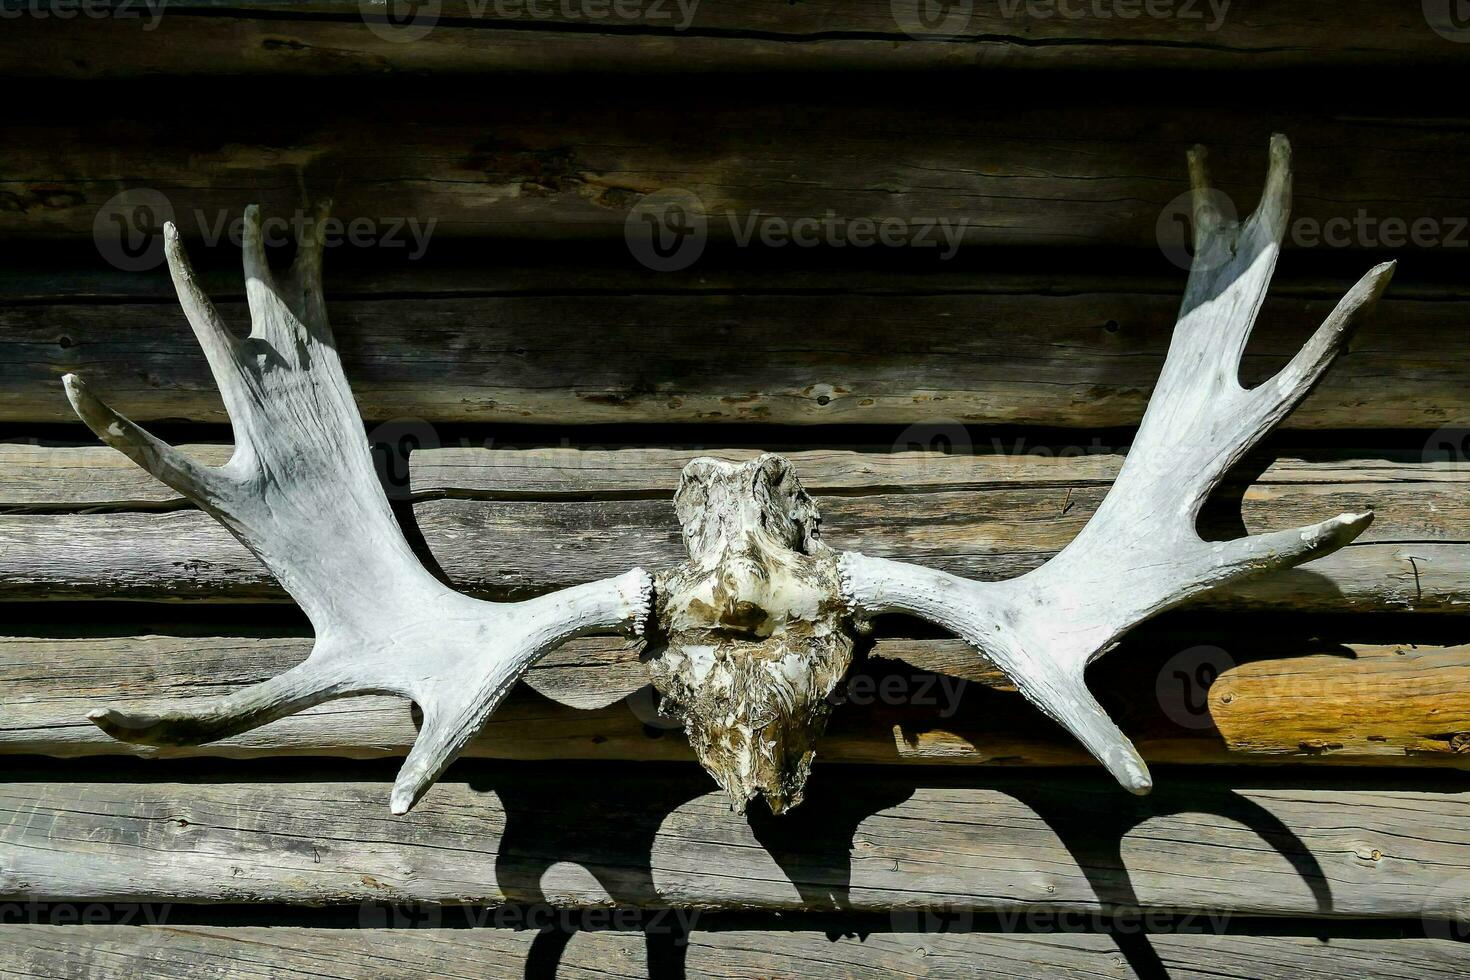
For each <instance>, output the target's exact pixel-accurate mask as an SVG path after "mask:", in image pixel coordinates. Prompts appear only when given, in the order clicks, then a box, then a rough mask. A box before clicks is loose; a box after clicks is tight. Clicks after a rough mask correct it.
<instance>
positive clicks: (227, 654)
mask: <svg viewBox="0 0 1470 980" xmlns="http://www.w3.org/2000/svg"><path fill="white" fill-rule="evenodd" d="M7 632H8V634H9V635H5V636H0V703H3V704H4V705H5V706H6V707H5V713H4V715H3V717H0V752H3V753H7V754H18V753H19V754H27V753H29V754H44V755H51V756H58V757H81V756H91V755H139V756H146V757H167V758H185V757H197V756H215V757H227V758H256V757H271V756H323V755H331V756H343V757H353V758H378V757H383V756H398V755H402V754H403V753H404V752H406V751H407V748H408V746H409V745H410V744H411V743H412V741H413V739H414V736H415V732H416V719H415V717H414V715H413V714H412V712H411V710H410V705H409V704H408V702H406V701H402V700H398V699H394V698H357V699H348V700H342V701H336V702H332V703H329V704H325V705H320V706H318V707H315V708H311V709H309V710H307V711H305V712H303V713H301V714H299V715H296V716H292V717H289V718H285V719H282V720H280V721H277V722H274V723H272V724H270V725H267V726H265V727H263V728H258V729H255V730H254V731H251V732H246V733H245V734H242V735H237V736H234V737H232V738H228V739H225V740H223V741H219V742H214V743H210V744H208V745H202V746H191V747H170V748H163V749H155V748H150V747H147V746H138V745H131V744H128V743H125V742H119V741H116V740H115V739H112V738H109V737H108V736H106V735H105V734H103V732H102V731H101V730H99V729H98V728H96V727H95V726H94V725H92V724H91V723H89V722H88V721H86V718H85V716H86V713H87V711H88V710H90V709H91V708H93V707H96V706H98V705H103V704H107V705H115V706H120V707H123V706H125V707H128V708H134V709H143V710H151V709H156V708H158V707H159V706H161V705H163V704H165V703H178V702H179V701H181V700H187V699H190V698H199V697H209V696H215V695H223V694H228V693H231V692H233V691H237V690H239V689H240V688H241V687H242V686H244V685H246V684H251V683H256V682H259V681H262V680H265V679H266V678H269V677H271V676H273V675H275V674H278V673H281V672H282V671H284V670H286V669H287V668H289V667H291V666H293V665H294V664H296V663H298V662H300V661H301V660H302V659H304V658H305V656H306V653H307V650H308V649H309V648H310V643H311V641H310V639H309V638H308V637H307V636H305V635H300V634H292V633H290V632H283V631H282V630H280V629H277V630H260V629H256V630H250V629H248V628H242V627H240V626H238V625H235V626H218V627H195V628H193V629H183V628H180V627H179V626H169V625H163V626H160V627H159V628H158V631H157V632H149V633H137V634H129V633H125V632H122V631H121V629H120V628H112V629H98V628H76V627H73V628H70V629H68V628H66V627H64V626H59V625H56V624H52V625H50V626H49V627H48V628H47V630H46V631H45V632H41V631H38V630H36V629H34V628H32V629H30V630H29V631H28V630H27V627H26V626H24V625H12V626H10V627H8V631H7ZM1260 632H1261V631H1260V629H1259V628H1258V627H1255V626H1252V625H1245V626H1242V627H1241V629H1240V631H1239V632H1237V633H1226V634H1220V633H1195V634H1184V633H1175V632H1166V633H1151V632H1146V633H1145V634H1143V635H1142V636H1140V637H1138V638H1136V639H1133V640H1129V641H1125V643H1124V645H1123V646H1122V647H1121V648H1120V649H1118V650H1116V651H1114V652H1112V653H1110V654H1108V655H1107V656H1106V657H1104V658H1103V659H1102V660H1101V661H1100V662H1099V663H1098V664H1097V665H1096V666H1094V667H1093V668H1092V671H1091V674H1090V679H1091V684H1092V687H1093V689H1094V690H1096V691H1097V692H1099V694H1100V695H1101V696H1103V698H1104V700H1106V701H1107V703H1108V705H1109V708H1110V710H1111V711H1112V712H1113V713H1114V714H1115V715H1116V716H1117V717H1119V718H1120V719H1121V724H1122V725H1123V727H1124V729H1125V730H1126V731H1127V733H1128V734H1129V736H1130V737H1132V738H1133V739H1134V740H1135V741H1136V742H1137V743H1138V745H1139V748H1140V750H1141V751H1142V752H1143V754H1144V755H1145V756H1146V757H1147V758H1148V760H1149V761H1151V762H1154V763H1169V764H1173V763H1179V764H1191V765H1222V764H1225V765H1238V764H1265V765H1271V764H1278V763H1296V764H1310V765H1323V764H1341V765H1372V766H1409V767H1427V766H1449V767H1454V768H1466V767H1470V693H1467V692H1470V647H1463V646H1456V647H1441V646H1429V645H1420V646H1416V645H1413V644H1397V645H1384V644H1371V643H1338V642H1324V641H1322V640H1313V639H1308V638H1305V637H1304V636H1301V635H1285V636H1281V637H1278V638H1276V639H1270V640H1268V639H1265V638H1263V637H1261V636H1260ZM32 634H34V635H32ZM639 652H640V651H639V649H638V648H637V647H636V646H634V645H631V644H629V643H627V642H626V641H622V640H618V639H614V638H588V639H582V640H576V641H573V642H572V643H569V644H567V645H566V646H564V647H563V648H561V649H560V650H557V651H555V652H553V653H552V654H551V655H549V656H548V657H547V658H545V659H544V660H542V661H540V662H538V663H537V664H536V665H535V666H533V667H532V669H531V671H530V672H529V673H528V674H527V675H526V677H525V679H524V680H523V682H522V684H521V686H520V687H519V688H518V689H517V690H516V691H515V692H514V693H513V694H512V696H511V697H510V699H509V700H508V701H507V702H506V703H505V704H504V705H503V706H502V707H501V708H500V710H499V711H498V712H497V713H496V714H495V715H493V716H492V718H491V720H490V723H489V725H488V727H487V728H486V729H485V730H484V733H483V734H482V735H481V736H480V737H479V738H478V739H477V740H476V741H474V742H472V743H471V745H470V747H469V749H468V754H469V755H471V756H484V757H493V758H508V759H602V760H617V759H622V760H638V761H659V760H678V761H685V760H689V759H691V758H692V757H693V756H692V754H691V752H690V749H689V746H688V744H687V742H686V741H685V740H684V738H683V735H682V733H680V732H679V731H677V730H676V729H674V728H673V727H671V726H670V725H669V724H668V723H667V722H666V721H665V720H663V719H661V718H659V717H658V716H657V714H656V711H655V708H654V705H655V701H654V699H653V697H652V695H651V691H650V689H649V688H648V687H647V684H648V676H647V672H646V670H645V668H644V667H643V665H642V664H641V663H640V662H639ZM1013 691H1014V688H1013V687H1012V686H1011V685H1010V684H1009V682H1008V681H1007V680H1006V678H1005V677H1004V676H1003V675H1001V674H1000V673H999V672H998V671H997V670H996V669H995V668H994V667H993V666H991V665H990V664H989V663H988V662H986V661H985V660H984V659H983V658H982V657H980V656H978V655H977V654H975V653H974V652H973V651H972V650H971V649H970V648H969V647H968V646H966V645H965V644H964V643H962V642H960V641H958V640H932V639H931V640H923V639H910V638H904V637H898V636H884V637H882V638H880V639H879V640H878V641H877V643H876V645H875V646H874V647H873V649H872V650H871V651H870V653H869V655H868V659H867V660H866V662H865V663H864V664H862V665H861V666H860V667H859V668H858V669H857V670H856V672H855V673H854V675H853V676H852V677H850V678H849V679H848V681H847V682H846V683H845V684H844V685H843V687H842V688H841V690H840V692H839V701H840V702H841V703H840V704H839V705H838V707H837V708H836V709H835V711H834V714H833V718H832V721H831V723H830V725H829V726H828V729H827V734H826V735H825V736H824V737H823V738H822V739H821V741H820V742H819V743H818V752H817V757H818V762H819V763H827V762H846V763H853V762H863V763H894V764H911V763H913V764H925V765H929V764H944V765H991V766H994V765H1000V766H1017V765H1043V766H1054V765H1091V764H1092V760H1091V758H1090V757H1089V756H1088V755H1087V753H1086V752H1084V751H1083V750H1082V749H1081V747H1080V746H1079V745H1077V744H1076V743H1075V742H1074V741H1073V740H1072V739H1071V738H1070V737H1068V736H1067V735H1066V733H1064V732H1063V731H1062V730H1061V729H1060V728H1058V727H1057V726H1056V725H1055V724H1053V723H1052V722H1051V721H1049V720H1048V719H1046V718H1044V717H1042V716H1041V715H1040V714H1039V713H1038V712H1037V711H1035V710H1034V709H1032V708H1031V707H1030V706H1029V705H1028V704H1027V703H1026V702H1025V701H1024V700H1023V699H1021V698H1020V696H1019V695H1016V694H1014V693H1012V692H1013Z"/></svg>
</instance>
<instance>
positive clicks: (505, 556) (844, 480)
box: [0, 445, 1470, 612]
mask: <svg viewBox="0 0 1470 980" xmlns="http://www.w3.org/2000/svg"><path fill="white" fill-rule="evenodd" d="M51 452H52V451H51V450H47V449H38V448H36V447H25V446H15V445H11V446H8V447H7V448H6V454H7V456H8V457H9V458H12V459H15V460H18V461H20V462H18V464H17V467H16V473H17V474H18V475H17V476H16V477H15V478H14V480H13V482H12V483H11V485H12V486H14V487H15V490H14V491H13V497H12V499H14V500H16V504H14V505H9V506H7V507H6V508H5V509H10V510H21V511H24V510H27V509H34V508H35V507H36V506H38V505H39V506H40V507H42V508H49V507H50V503H49V502H50V501H51V500H52V498H51V497H50V496H49V494H51V493H52V491H49V490H46V489H44V488H45V487H46V486H57V480H58V478H59V479H60V482H74V483H76V484H77V485H78V486H80V487H83V488H86V487H89V486H91V485H92V482H93V481H92V479H91V477H90V476H88V475H86V473H85V470H86V469H87V465H88V464H87V461H89V460H92V459H101V458H102V457H103V456H105V455H106V453H107V452H108V451H107V450H102V449H95V450H88V451H84V452H83V451H78V450H56V451H55V452H56V453H57V457H58V459H62V460H63V462H61V463H58V464H57V466H56V467H52V468H49V469H48V464H46V463H45V462H40V463H38V462H37V460H45V459H47V458H48V456H49V454H50V453H51ZM216 453H217V451H216ZM441 453H442V455H441V454H438V453H425V454H416V456H417V457H418V458H419V459H421V460H422V459H423V458H424V457H425V456H428V457H430V458H432V459H434V460H435V461H436V462H435V463H434V464H433V465H432V466H431V467H430V469H429V471H428V475H427V476H425V477H422V478H419V479H420V482H419V483H417V484H416V485H417V486H418V487H420V488H421V489H422V491H423V492H422V494H421V495H422V496H423V497H426V498H429V499H423V500H421V501H419V502H418V503H416V504H415V506H414V507H413V508H412V513H413V520H414V522H415V524H416V525H417V534H418V535H421V536H422V539H423V541H424V542H425V545H426V547H427V550H428V553H429V554H430V556H431V558H432V561H433V562H435V563H437V565H438V567H439V568H441V569H442V570H443V572H444V573H445V574H446V575H447V576H448V577H449V579H450V580H451V581H453V582H454V583H455V584H456V585H457V586H458V587H459V588H461V589H464V590H465V591H468V592H472V593H475V594H478V595H484V596H488V597H495V598H515V597H524V596H528V595H532V594H540V593H543V592H546V591H548V590H550V589H553V588H560V587H563V586H566V585H569V584H573V583H576V582H585V581H590V580H593V579H597V578H601V577H603V576H606V575H608V574H610V573H613V572H617V571H621V570H623V569H626V568H629V567H631V566H634V565H641V566H644V567H647V568H652V569H657V568H660V567H667V566H669V565H671V564H673V563H675V562H677V561H679V560H681V559H682V556H683V546H682V543H681V540H680V533H679V527H678V522H677V520H676V518H675V515H674V512H673V504H672V499H671V498H672V488H673V486H674V485H675V482H676V481H675V473H676V471H677V469H678V467H680V466H682V465H683V462H684V461H687V459H689V458H691V457H693V456H695V455H699V452H696V451H691V450H644V449H630V450H618V451H613V450H609V451H605V452H598V451H586V450H579V449H557V450H548V451H544V452H543V451H531V450H526V451H517V450H491V449H476V450H470V449H464V450H454V451H449V450H445V451H441ZM745 454H746V455H749V451H745ZM215 458H216V459H217V458H218V456H217V454H216V456H215ZM793 458H794V461H795V462H796V465H797V472H798V473H799V474H800V475H801V477H802V479H803V481H804V482H806V483H808V484H810V485H811V486H812V487H813V488H815V489H817V498H818V501H819V504H820V506H821V509H822V515H823V518H824V525H823V527H824V537H825V538H826V540H827V541H828V543H829V544H831V545H832V546H833V547H835V548H839V549H844V550H857V551H863V552H865V553H869V554H877V555H884V556H890V557H902V558H906V559H909V560H913V561H918V562H923V563H927V564H931V565H934V566H935V567H939V568H943V569H945V570H946V571H950V572H954V573H956V574H961V575H966V576H968V577H972V578H982V579H994V578H1005V577H1009V576H1012V575H1016V574H1020V573H1021V572H1024V571H1028V570H1030V569H1032V568H1035V567H1037V566H1038V565H1039V564H1041V563H1042V562H1043V561H1045V560H1046V559H1047V558H1048V557H1049V556H1051V555H1052V554H1055V553H1056V552H1057V551H1058V550H1060V549H1061V548H1062V547H1063V546H1065V545H1066V543H1067V542H1068V541H1069V540H1071V538H1072V537H1073V536H1074V535H1075V534H1076V533H1077V531H1079V530H1080V529H1081V527H1082V526H1083V524H1084V523H1085V522H1086V521H1087V519H1088V517H1089V516H1090V515H1091V514H1092V512H1093V511H1094V509H1095V508H1096V507H1097V505H1098V503H1099V502H1100V501H1101V500H1102V498H1103V496H1104V495H1105V494H1106V492H1107V480H1108V479H1109V478H1110V477H1111V475H1112V474H1113V473H1115V472H1116V467H1117V465H1118V461H1117V459H1116V458H1115V457H1113V458H1105V457H1101V456H1099V457H1082V458H1080V459H1078V458H1072V457H1065V458H1062V457H1054V458H1049V459H1048V458H1042V457H1028V456H1021V457H1012V456H1004V455H999V456H998V455H988V454H987V455H978V454H977V455H968V456H965V455H946V454H943V453H909V454H899V455H897V456H894V457H893V458H891V459H888V460H886V461H883V462H874V460H882V459H883V457H882V455H881V454H879V455H873V454H859V453H852V452H847V453H842V452H835V453H834V452H816V453H794V454H793ZM65 460H74V461H81V462H80V465H81V470H78V469H77V468H76V466H73V465H72V464H71V463H67V462H65ZM931 462H932V466H931ZM115 465H116V464H115V461H112V460H107V461H104V462H103V470H104V475H103V476H101V477H99V479H98V480H97V486H98V487H99V488H106V487H110V486H118V488H119V490H120V494H119V502H118V506H130V504H128V503H127V502H128V501H132V500H134V499H136V498H138V497H139V496H140V495H142V494H144V493H147V492H149V491H146V490H134V489H130V488H129V487H125V486H119V485H118V479H119V478H118V477H116V476H115V474H116V472H117V470H116V469H115ZM0 469H3V470H6V471H8V470H9V469H10V467H4V468H0ZM613 471H621V474H622V475H619V476H616V477H609V476H608V474H609V473H611V472H613ZM931 471H932V473H931ZM137 477H138V474H132V475H130V476H129V477H127V478H126V479H125V480H124V482H125V483H127V482H130V481H133V480H135V479H137ZM1467 478H1470V472H1467V471H1466V470H1465V468H1464V467H1463V465H1461V464H1458V463H1454V462H1428V463H1419V464H1409V463H1405V462H1392V461H1389V462H1378V463H1374V462H1360V461H1352V460H1342V459H1339V460H1335V461H1328V462H1302V461H1292V460H1287V461H1281V462H1277V463H1275V464H1273V466H1272V467H1271V468H1269V469H1267V470H1266V472H1265V474H1264V475H1263V477H1262V481H1261V482H1260V483H1258V484H1256V485H1255V486H1252V487H1250V488H1248V489H1247V490H1245V491H1244V492H1243V497H1242V499H1241V506H1240V510H1239V518H1240V520H1239V522H1237V521H1236V520H1235V519H1234V518H1233V517H1232V516H1231V515H1230V514H1228V513H1222V514H1221V515H1220V517H1218V518H1216V519H1214V520H1213V523H1211V522H1207V523H1206V525H1205V527H1206V530H1209V531H1218V532H1219V533H1220V534H1221V536H1223V537H1232V536H1236V535H1237V534H1239V533H1240V529H1239V526H1238V523H1243V524H1244V528H1245V530H1248V531H1251V532H1257V531H1265V530H1273V529H1278V528H1283V527H1291V526H1296V525H1304V524H1310V523H1314V522H1316V521H1319V520H1323V519H1325V518H1326V517H1328V516H1331V515H1335V514H1338V513H1342V512H1345V511H1354V510H1361V509H1363V508H1365V507H1371V508H1373V510H1374V512H1375V514H1376V519H1375V522H1374V525H1373V526H1372V527H1371V528H1370V529H1369V530H1368V532H1367V533H1365V534H1364V535H1363V537H1362V538H1360V539H1359V541H1358V542H1355V543H1354V544H1353V545H1351V546H1349V547H1348V548H1346V549H1344V550H1343V551H1341V552H1338V553H1337V554H1334V555H1330V556H1328V557H1326V558H1323V559H1319V560H1318V561H1315V562H1312V563H1310V564H1308V565H1306V566H1303V567H1302V568H1300V569H1294V570H1291V571H1289V572H1284V573H1280V574H1272V575H1270V576H1267V577H1263V578H1259V579H1255V580H1251V581H1247V582H1245V583H1243V584H1241V585H1238V586H1234V587H1231V588H1229V589H1223V590H1220V591H1218V592H1212V593H1210V594H1208V595H1207V596H1206V597H1204V599H1203V600H1202V601H1208V602H1211V603H1213V604H1215V605H1219V606H1225V607H1231V608H1259V609H1293V610H1302V609H1307V610H1319V611H1343V610H1352V611H1381V610H1402V609H1416V610H1428V611H1441V612H1464V611H1466V610H1470V561H1467V559H1466V556H1465V549H1466V545H1465V544H1463V543H1462V542H1463V538H1464V532H1463V528H1464V527H1465V525H1466V516H1465V515H1466V511H1465V507H1466V494H1465V481H1466V479H1467ZM0 479H6V480H10V479H11V478H10V477H9V476H6V477H0ZM38 487H40V488H42V489H39V490H38V489H37V488H38ZM514 487H519V488H522V489H520V490H514V489H512V488H514ZM495 488H498V489H495ZM558 488H559V489H558ZM916 491H917V492H916ZM83 492H84V493H85V495H86V496H89V497H90V496H93V495H92V494H91V493H90V492H87V491H83ZM55 493H56V495H57V498H59V499H66V498H67V497H69V496H70V497H75V495H76V494H77V493H78V491H77V490H76V489H68V490H58V491H55ZM6 496H7V494H6V492H5V491H3V489H0V503H8V501H6ZM477 496H491V497H497V496H498V497H501V498H503V499H495V500H481V499H462V498H466V497H469V498H473V497H477ZM27 501H29V503H27ZM158 502H160V501H159V500H155V501H153V502H151V503H150V506H151V505H152V504H156V503H158ZM80 503H81V504H84V505H85V508H79V509H93V510H115V509H116V506H110V505H108V504H107V503H106V502H103V501H100V500H97V499H91V500H85V501H81V502H80ZM0 597H3V598H6V599H11V600H15V599H84V598H109V599H138V600H168V601H172V600H196V601H261V600H280V599H283V598H284V594H283V593H282V592H281V590H280V589H279V587H278V586H277V585H276V584H275V582H274V580H272V579H271V577H270V576H269V574H268V573H267V572H266V571H265V569H264V568H263V566H261V565H260V564H259V563H258V562H256V561H255V559H254V558H253V557H252V556H251V555H250V554H249V552H247V551H246V550H245V549H244V547H243V546H242V545H240V544H239V542H237V541H236V540H235V539H234V538H233V537H231V536H230V535H229V534H228V532H226V531H225V530H224V529H223V528H222V527H220V526H219V525H217V524H215V523H214V522H213V521H212V520H211V519H209V518H208V517H206V516H205V515H204V514H202V513H200V512H198V511H195V510H176V511H163V512H157V511H151V510H145V511H139V512H119V513H12V514H8V515H3V516H0Z"/></svg>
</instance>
